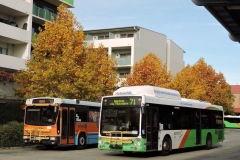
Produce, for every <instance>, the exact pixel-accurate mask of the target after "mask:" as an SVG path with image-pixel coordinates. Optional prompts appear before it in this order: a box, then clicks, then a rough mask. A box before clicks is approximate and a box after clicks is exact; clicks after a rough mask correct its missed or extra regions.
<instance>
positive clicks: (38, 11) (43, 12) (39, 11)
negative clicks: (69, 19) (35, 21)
mask: <svg viewBox="0 0 240 160" xmlns="http://www.w3.org/2000/svg"><path fill="white" fill-rule="evenodd" d="M33 14H34V15H36V16H38V17H41V18H43V19H46V20H49V21H51V18H52V17H53V18H54V19H56V17H57V15H56V14H55V13H52V12H50V11H49V10H47V9H44V8H40V7H38V6H36V5H33Z"/></svg>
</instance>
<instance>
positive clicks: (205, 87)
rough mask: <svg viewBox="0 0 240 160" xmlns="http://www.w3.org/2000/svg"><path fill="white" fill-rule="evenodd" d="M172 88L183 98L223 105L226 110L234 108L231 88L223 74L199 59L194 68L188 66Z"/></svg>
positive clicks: (178, 75)
mask: <svg viewBox="0 0 240 160" xmlns="http://www.w3.org/2000/svg"><path fill="white" fill-rule="evenodd" d="M170 88H172V89H175V90H178V91H179V92H180V93H181V96H182V97H185V98H190V99H198V100H202V101H208V102H210V103H213V104H217V105H222V106H223V107H224V108H225V109H227V108H228V107H231V106H232V103H233V96H232V94H231V87H230V85H229V84H228V83H227V82H226V80H225V78H224V75H223V74H222V73H216V72H215V70H214V69H213V68H212V67H211V66H210V65H207V64H206V63H205V61H204V59H202V58H201V59H199V60H198V62H197V63H196V64H194V65H193V66H190V65H187V66H186V67H185V68H184V69H183V70H182V71H181V72H180V73H178V74H177V75H176V77H175V78H174V80H173V81H172V83H171V85H170Z"/></svg>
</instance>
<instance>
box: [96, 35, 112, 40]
mask: <svg viewBox="0 0 240 160" xmlns="http://www.w3.org/2000/svg"><path fill="white" fill-rule="evenodd" d="M98 39H99V40H101V39H109V35H100V36H98Z"/></svg>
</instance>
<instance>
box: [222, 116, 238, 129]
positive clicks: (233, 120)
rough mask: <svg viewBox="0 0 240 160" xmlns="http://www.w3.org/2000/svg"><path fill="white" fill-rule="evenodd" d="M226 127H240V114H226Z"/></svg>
mask: <svg viewBox="0 0 240 160" xmlns="http://www.w3.org/2000/svg"><path fill="white" fill-rule="evenodd" d="M224 127H225V128H235V129H238V128H240V116H232V115H225V116H224Z"/></svg>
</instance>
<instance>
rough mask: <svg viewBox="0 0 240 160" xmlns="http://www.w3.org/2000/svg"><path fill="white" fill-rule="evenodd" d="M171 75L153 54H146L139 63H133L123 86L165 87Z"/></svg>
mask: <svg viewBox="0 0 240 160" xmlns="http://www.w3.org/2000/svg"><path fill="white" fill-rule="evenodd" d="M171 79H172V75H171V73H170V72H169V71H167V66H166V64H162V61H161V59H160V58H159V57H158V56H156V55H155V54H153V53H148V54H147V55H145V56H144V57H143V58H142V59H141V60H140V61H139V62H137V63H135V64H134V66H133V68H132V72H131V73H130V74H129V75H127V76H126V81H124V82H123V83H122V85H123V86H136V85H152V86H158V87H166V86H167V85H168V83H169V82H170V81H171Z"/></svg>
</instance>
